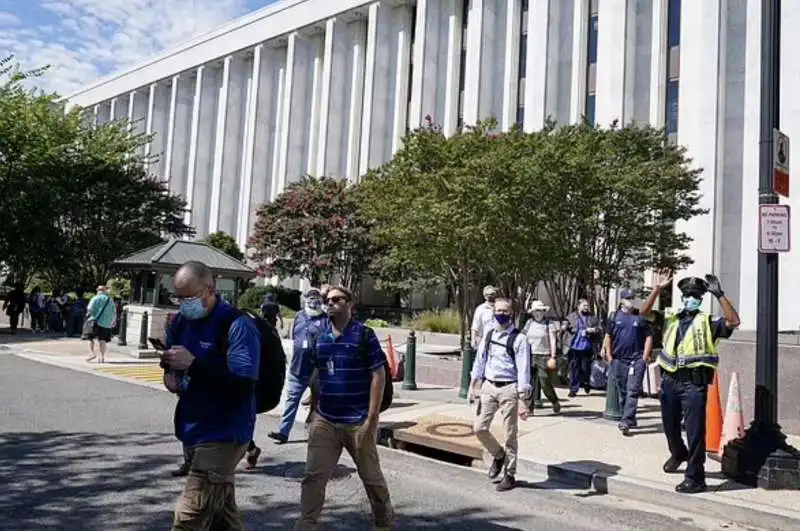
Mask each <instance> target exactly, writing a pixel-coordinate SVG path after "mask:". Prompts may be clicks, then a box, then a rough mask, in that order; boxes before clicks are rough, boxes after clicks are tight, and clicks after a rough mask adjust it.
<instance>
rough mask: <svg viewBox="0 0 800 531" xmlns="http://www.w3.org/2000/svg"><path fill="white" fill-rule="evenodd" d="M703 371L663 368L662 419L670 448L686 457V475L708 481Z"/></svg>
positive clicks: (679, 456) (678, 455) (678, 456)
mask: <svg viewBox="0 0 800 531" xmlns="http://www.w3.org/2000/svg"><path fill="white" fill-rule="evenodd" d="M704 373H706V371H705V370H704V369H679V370H678V371H676V372H675V373H669V372H667V371H664V370H662V371H661V376H662V378H661V395H660V398H661V421H662V423H663V425H664V435H666V437H667V445H668V446H669V452H670V454H671V455H672V457H674V458H675V459H678V460H680V461H686V472H685V476H686V478H687V479H692V480H694V481H697V482H698V483H705V480H706V472H705V463H706V403H707V401H708V383H709V379H708V377H707V375H706V374H704ZM684 417H685V422H684V424H685V426H686V443H685V444H684V442H683V437H682V436H681V419H682V418H684Z"/></svg>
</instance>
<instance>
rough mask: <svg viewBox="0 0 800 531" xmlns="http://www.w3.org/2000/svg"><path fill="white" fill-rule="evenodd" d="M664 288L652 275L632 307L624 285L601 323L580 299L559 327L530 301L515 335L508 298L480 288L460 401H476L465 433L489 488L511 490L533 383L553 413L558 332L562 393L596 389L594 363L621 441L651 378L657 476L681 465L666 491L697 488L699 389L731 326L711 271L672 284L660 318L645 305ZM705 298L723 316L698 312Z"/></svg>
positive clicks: (700, 470)
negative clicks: (565, 379)
mask: <svg viewBox="0 0 800 531" xmlns="http://www.w3.org/2000/svg"><path fill="white" fill-rule="evenodd" d="M671 282H672V278H671V277H665V278H661V279H660V280H659V282H658V283H657V284H656V286H655V288H654V289H653V290H652V292H651V293H650V294H649V295H648V296H647V298H646V299H645V301H644V303H643V304H642V305H641V307H638V305H637V302H636V298H635V295H634V293H633V291H631V290H630V289H623V290H622V291H621V292H620V303H619V305H618V307H617V308H616V309H615V310H614V311H613V312H611V313H610V314H609V316H608V318H607V320H606V323H605V326H604V327H602V326H601V325H600V323H599V321H598V319H597V318H595V317H594V316H592V314H591V311H590V307H589V302H588V301H587V300H581V301H580V302H579V303H578V307H577V312H575V313H573V314H570V315H569V316H568V317H567V319H566V321H565V322H563V323H559V322H551V320H550V319H549V318H548V316H547V312H548V310H549V308H548V307H547V306H545V305H544V304H543V303H542V302H541V301H533V303H532V304H531V306H530V308H529V311H528V313H530V318H529V319H528V320H527V321H526V322H525V324H524V325H523V327H522V329H521V330H517V328H516V326H515V324H514V321H515V320H514V312H513V310H512V304H511V301H510V300H509V299H506V298H501V297H500V296H499V292H498V290H497V289H496V288H494V287H492V286H487V287H486V288H485V289H484V291H483V295H484V299H485V301H484V303H483V304H481V305H480V306H478V308H476V310H475V313H474V318H473V322H472V337H473V344H474V346H476V347H477V358H476V360H475V363H474V365H473V368H472V374H471V382H472V383H471V385H470V391H469V399H470V402H471V403H474V404H476V408H475V410H476V417H477V418H476V420H475V426H474V431H475V434H476V436H477V438H478V440H479V441H480V442H481V444H482V445H483V446H484V448H485V449H486V451H487V452H488V453H489V454H490V455H491V456H492V463H491V466H490V467H489V471H488V473H489V477H490V478H492V479H493V480H496V481H497V490H498V491H507V490H510V489H512V488H514V486H515V484H516V477H515V476H516V469H517V447H518V426H519V421H520V420H523V421H524V420H527V418H528V417H529V416H530V414H531V412H532V411H533V409H534V407H536V401H535V400H534V397H533V393H532V390H533V389H534V388H535V387H536V386H538V388H539V389H540V390H541V392H542V393H543V394H544V396H545V397H546V398H547V399H548V400H549V401H550V403H551V404H552V408H553V412H554V413H556V414H557V413H558V412H559V411H560V409H561V408H560V404H559V402H558V397H557V396H556V394H555V391H554V390H553V386H552V381H551V378H550V375H551V371H553V370H554V369H556V368H557V362H556V358H557V351H558V344H559V337H558V336H559V335H561V336H562V337H563V343H562V346H563V348H564V349H565V350H566V352H567V359H568V364H569V365H568V367H569V396H570V397H575V396H576V395H577V393H578V390H579V389H580V388H581V387H583V389H584V390H585V392H586V393H587V394H588V393H590V391H591V388H592V387H598V386H599V385H598V384H597V383H593V382H592V379H593V376H595V374H593V372H594V371H593V368H594V367H598V368H599V372H600V373H601V374H603V375H607V377H608V378H611V379H613V381H614V383H615V384H616V388H617V389H618V395H617V398H618V407H619V410H620V412H621V419H620V422H619V424H618V428H619V431H620V433H622V434H623V435H626V436H629V435H631V434H632V432H633V430H635V429H636V428H637V427H638V426H637V420H636V413H637V406H638V401H639V397H640V396H641V394H642V386H643V382H644V379H645V375H646V373H648V371H656V372H658V373H659V376H660V379H661V389H660V393H659V398H660V402H661V420H662V424H663V427H664V434H665V435H666V439H667V447H668V449H669V457H668V459H667V460H666V462H665V463H664V465H663V470H664V472H666V473H675V472H678V470H679V468H680V466H681V465H682V464H683V463H684V462H685V463H686V468H685V471H684V479H683V481H681V482H680V483H679V484H678V485H677V486H676V487H675V490H676V491H677V492H680V493H687V494H694V493H699V492H703V491H705V490H706V488H707V486H706V482H705V458H706V447H705V435H706V419H705V416H706V401H707V393H708V386H709V385H710V384H711V383H712V380H713V377H714V373H715V371H716V370H717V366H718V364H719V355H718V351H717V343H718V341H719V340H720V339H722V338H729V337H730V336H731V334H732V333H733V331H734V330H735V329H736V328H737V327H738V326H739V324H740V321H739V316H738V314H737V312H736V310H735V309H734V307H733V304H732V303H731V301H730V300H729V299H728V298H727V297H725V293H724V291H723V290H722V286H721V285H720V281H719V279H718V278H717V277H716V276H714V275H706V276H705V278H698V277H687V278H684V279H682V280H681V281H680V282H678V290H679V291H680V292H681V305H680V306H679V307H678V308H676V309H674V310H671V311H668V312H664V313H663V314H662V313H659V312H656V311H655V310H653V308H654V306H655V304H656V303H657V302H658V299H659V296H660V295H661V294H662V292H663V291H664V290H665V289H667V288H668V287H669V286H670V284H671ZM707 293H708V294H711V295H712V296H713V297H714V298H715V299H716V300H717V302H718V304H719V306H720V308H721V310H722V317H719V318H713V317H712V316H711V315H710V314H708V313H706V312H705V311H703V309H702V305H703V297H704V296H705V295H706V294H707ZM603 387H604V386H603ZM498 412H499V413H500V416H501V418H502V421H503V428H504V433H505V437H504V438H505V441H504V444H503V445H501V444H500V443H499V442H498V441H497V439H496V438H495V437H494V435H492V433H491V431H490V430H489V428H490V426H491V424H492V421H493V420H494V417H495V415H496V414H497V413H498ZM682 426H683V427H685V430H686V442H684V441H683V437H682V434H681V431H682V430H681V427H682Z"/></svg>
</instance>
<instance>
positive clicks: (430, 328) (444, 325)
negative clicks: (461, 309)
mask: <svg viewBox="0 0 800 531" xmlns="http://www.w3.org/2000/svg"><path fill="white" fill-rule="evenodd" d="M460 322H461V319H460V318H459V316H458V312H456V311H455V310H428V311H424V312H422V313H419V314H417V315H415V316H414V318H413V319H412V320H411V321H406V322H404V324H403V326H404V327H405V328H413V329H414V330H420V331H425V332H439V333H442V334H457V333H458V331H459V324H460Z"/></svg>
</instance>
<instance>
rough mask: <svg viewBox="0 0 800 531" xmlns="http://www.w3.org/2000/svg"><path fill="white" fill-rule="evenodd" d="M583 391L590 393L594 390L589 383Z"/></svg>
mask: <svg viewBox="0 0 800 531" xmlns="http://www.w3.org/2000/svg"><path fill="white" fill-rule="evenodd" d="M583 392H584V393H586V394H587V395H588V394H589V393H591V392H592V388H591V387H589V386H588V385H587V386H586V387H584V388H583Z"/></svg>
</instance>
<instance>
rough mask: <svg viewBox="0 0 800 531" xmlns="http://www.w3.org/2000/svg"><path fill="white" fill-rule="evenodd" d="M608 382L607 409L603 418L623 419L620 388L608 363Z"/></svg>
mask: <svg viewBox="0 0 800 531" xmlns="http://www.w3.org/2000/svg"><path fill="white" fill-rule="evenodd" d="M608 373H609V374H608V382H607V383H606V409H605V411H603V418H604V419H606V420H613V421H620V420H622V411H620V409H619V389H617V379H616V378H615V377H614V374H613V372H612V370H611V364H610V363H609V364H608Z"/></svg>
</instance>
